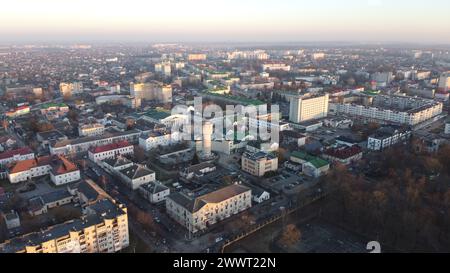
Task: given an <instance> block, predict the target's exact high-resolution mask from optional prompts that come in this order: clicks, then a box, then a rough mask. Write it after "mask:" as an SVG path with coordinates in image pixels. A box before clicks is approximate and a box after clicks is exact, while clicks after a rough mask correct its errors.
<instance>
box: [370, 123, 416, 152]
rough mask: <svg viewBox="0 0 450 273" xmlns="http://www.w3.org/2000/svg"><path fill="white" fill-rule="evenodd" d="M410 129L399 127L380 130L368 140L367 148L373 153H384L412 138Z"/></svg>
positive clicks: (386, 127)
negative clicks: (389, 148)
mask: <svg viewBox="0 0 450 273" xmlns="http://www.w3.org/2000/svg"><path fill="white" fill-rule="evenodd" d="M411 134H412V131H411V129H409V128H405V127H399V126H384V127H381V128H380V129H378V130H377V131H376V132H375V133H374V134H373V135H371V136H369V138H368V140H367V148H368V149H369V150H373V151H382V150H384V149H386V148H388V147H390V146H392V145H395V144H397V143H401V142H405V141H407V140H408V139H409V138H410V137H411Z"/></svg>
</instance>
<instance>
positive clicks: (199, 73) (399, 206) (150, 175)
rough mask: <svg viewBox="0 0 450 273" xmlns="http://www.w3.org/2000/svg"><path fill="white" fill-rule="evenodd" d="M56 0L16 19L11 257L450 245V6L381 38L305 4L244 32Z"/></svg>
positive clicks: (362, 6) (6, 20) (4, 71)
mask: <svg viewBox="0 0 450 273" xmlns="http://www.w3.org/2000/svg"><path fill="white" fill-rule="evenodd" d="M13 2H16V1H13ZM32 2H33V3H32ZM34 2H36V3H34ZM37 2H41V1H27V0H20V1H17V3H11V4H6V7H5V9H4V11H0V17H1V18H0V24H3V25H8V26H11V27H10V28H9V29H6V30H2V29H1V30H0V36H1V37H0V97H1V101H0V114H1V115H0V120H1V128H0V257H1V255H2V253H168V254H170V253H205V254H206V253H220V254H224V255H226V254H229V253H241V254H242V255H245V254H250V253H267V254H270V253H369V252H377V253H379V252H401V253H404V252H427V253H447V252H450V168H449V165H450V117H449V116H448V111H449V96H450V40H448V39H449V37H448V35H447V36H446V35H445V30H448V29H450V17H448V15H446V19H442V18H440V17H439V16H436V19H435V20H434V19H433V18H428V19H427V20H430V22H429V23H428V24H429V25H427V26H428V29H427V28H426V26H424V25H423V26H420V27H419V26H416V25H415V23H414V22H411V25H409V26H408V27H409V28H415V27H416V32H414V31H412V30H411V29H404V30H400V29H401V28H402V27H404V25H406V22H409V20H411V17H413V16H415V14H416V12H417V11H418V10H419V9H420V8H421V7H422V5H423V3H422V2H421V1H410V3H411V4H410V5H411V6H410V7H409V9H410V12H409V14H403V15H401V16H399V17H398V19H399V20H401V19H403V20H405V22H402V23H399V24H398V25H395V26H393V27H392V28H388V27H386V29H383V28H381V27H378V28H374V29H373V31H372V32H370V31H367V29H366V30H365V31H364V29H365V28H366V27H370V26H371V25H370V24H371V23H372V22H371V23H368V22H363V23H362V24H361V25H359V26H358V25H354V24H353V23H352V22H353V21H354V20H357V19H358V18H356V17H357V16H356V15H355V16H354V17H351V16H350V17H351V18H348V19H347V21H345V22H342V21H338V22H337V23H336V24H334V23H331V22H328V23H329V29H328V30H323V29H322V28H326V26H321V25H319V24H314V23H313V22H310V23H304V22H305V20H306V21H307V20H309V19H310V20H315V19H311V18H316V17H318V16H319V15H317V14H315V12H317V9H318V6H317V5H318V3H315V4H312V3H304V1H298V2H299V3H294V2H293V1H285V0H282V1H278V2H280V3H279V4H281V5H282V6H283V7H284V8H287V9H288V6H289V5H291V6H292V10H287V11H286V16H285V17H284V18H283V16H282V12H281V8H280V7H278V6H277V7H273V13H274V14H273V19H274V20H275V21H277V20H278V21H277V22H274V24H273V25H272V26H269V25H270V24H268V22H263V21H264V19H263V17H264V15H267V14H269V13H270V10H271V7H272V5H273V3H272V1H266V2H267V3H266V5H267V6H264V7H261V12H260V13H258V12H257V11H255V14H251V15H249V18H245V12H244V11H248V10H249V9H250V8H251V6H252V5H256V2H255V1H248V3H245V4H242V5H243V6H242V9H243V10H240V11H236V18H235V19H236V20H234V21H230V22H229V23H230V25H229V26H227V25H226V24H227V22H228V21H224V20H222V19H221V18H222V17H224V16H226V15H230V20H231V19H232V15H231V14H233V12H234V11H233V9H231V8H230V7H229V6H225V5H226V4H225V2H223V1H218V3H220V4H217V5H214V6H215V8H217V9H218V10H217V17H214V16H211V15H210V14H205V15H201V14H203V12H199V11H195V12H193V15H192V16H191V17H189V16H188V15H185V13H184V12H183V7H186V11H185V12H188V11H189V10H191V8H190V7H188V6H189V5H188V4H187V3H184V2H185V1H183V3H181V2H179V1H172V2H173V3H171V4H170V5H180V9H176V10H174V14H171V15H170V16H169V18H160V17H161V16H160V15H161V12H159V13H158V10H159V9H160V10H163V9H164V10H167V9H169V8H170V5H169V6H167V5H168V4H166V3H153V1H148V3H147V2H145V3H143V2H140V4H142V6H141V9H139V7H138V6H136V5H138V4H139V1H136V0H132V1H130V2H132V3H133V4H135V5H133V8H130V7H123V10H121V9H122V6H121V5H119V1H111V2H114V3H111V9H108V7H103V9H104V11H105V12H109V13H110V14H109V16H105V15H104V14H103V13H101V12H100V11H99V10H100V8H101V6H102V5H103V3H100V1H91V2H93V3H92V11H88V12H87V13H86V14H85V15H84V16H85V18H83V16H82V15H80V14H78V12H79V11H80V10H79V9H78V8H77V7H75V8H74V10H72V11H70V12H69V13H68V14H65V15H64V16H67V17H71V16H70V15H71V14H73V15H74V16H73V17H72V19H73V20H74V21H77V20H83V22H80V24H78V25H77V24H76V23H73V22H74V21H71V22H67V20H66V19H64V18H63V17H64V16H63V15H61V14H60V13H58V12H57V11H61V10H63V9H65V8H67V7H68V6H70V4H73V2H74V1H50V0H44V1H42V6H40V5H38V4H37ZM56 2H62V3H56ZM80 2H83V3H84V2H85V1H80ZM116 2H117V3H116ZM169 2H170V1H169ZM186 2H191V1H186ZM200 2H201V3H197V4H205V3H203V2H204V1H200ZM230 2H231V3H230V4H229V5H233V4H236V3H235V1H230ZM244 2H247V1H244ZM263 2H264V1H263ZM269 2H271V3H269ZM296 2H297V1H296ZM316 2H321V3H322V4H329V5H330V6H329V9H330V10H328V12H330V13H331V12H332V11H333V10H334V9H335V10H336V12H340V11H341V10H342V13H343V14H347V13H351V12H352V11H353V12H356V11H360V12H363V11H367V16H368V18H369V19H370V18H371V17H372V16H374V15H373V14H372V12H374V13H376V12H379V11H380V10H383V8H386V6H387V4H386V3H385V1H357V2H362V3H359V4H356V3H355V1H323V0H320V1H316ZM331 2H341V3H340V5H341V6H337V4H336V3H331ZM386 2H387V1H386ZM393 2H401V3H403V2H404V1H402V0H401V1H393ZM419 2H420V3H419ZM428 2H436V4H442V6H443V7H445V8H443V9H441V10H437V11H436V13H439V14H440V13H442V12H444V11H449V9H448V8H449V7H448V6H449V4H448V2H445V1H439V0H436V1H428ZM150 3H152V4H150ZM300 3H304V5H305V6H304V7H303V9H300V6H301V5H300ZM84 4H86V3H84ZM191 4H193V3H191ZM403 4H404V3H403ZM23 5H30V6H29V7H28V8H24V7H23ZM66 5H67V6H66ZM152 5H154V6H152ZM352 5H353V6H352ZM398 5H399V3H395V4H392V6H390V9H391V12H393V11H395V10H396V9H398V8H399V7H398ZM222 6H223V9H221V7H222ZM52 7H54V9H52ZM150 7H153V9H152V10H151V11H150V12H149V17H151V18H147V19H146V17H145V16H144V14H145V13H143V11H142V10H143V9H146V8H150ZM2 8H3V7H2ZM172 8H174V9H175V7H172ZM446 8H447V9H446ZM324 9H325V8H324ZM346 9H349V10H346ZM407 9H408V8H407ZM131 10H135V12H136V13H135V15H136V17H138V16H144V18H142V19H141V20H139V19H135V20H134V19H133V20H132V19H130V18H132V16H129V14H128V15H123V14H127V13H128V12H129V11H131ZM308 10H309V11H311V12H310V13H309V14H308ZM369 10H370V12H369ZM19 11H23V12H24V14H23V15H20V14H19ZM33 11H36V12H37V13H33ZM38 11H42V14H43V15H48V18H47V19H46V20H43V21H42V22H39V23H36V24H34V22H37V21H34V20H35V19H34V17H33V16H36V15H37V14H39V12H38ZM301 11H303V12H304V13H305V17H306V19H305V18H301V19H300V18H299V19H298V20H299V21H298V22H296V21H295V18H296V17H295V14H296V12H298V13H297V14H299V13H300V12H301ZM423 11H425V10H423ZM204 12H206V11H204ZM208 12H212V10H210V9H208ZM32 13H33V14H34V15H29V14H32ZM50 13H56V15H54V16H52V15H51V14H50ZM77 14H78V15H77ZM152 14H159V15H155V16H153V17H152ZM447 14H448V12H447ZM28 15H29V17H27V19H26V20H23V18H24V17H26V16H28ZM96 15H98V16H99V17H100V19H98V18H97V19H98V20H99V21H98V22H97V21H95V19H94V17H96ZM77 16H79V17H77ZM115 16H116V17H115ZM197 16H198V17H199V18H198V19H196V20H194V17H197ZM324 16H325V15H323V14H322V15H320V16H319V17H318V18H320V19H322V20H323V18H324ZM444 16H445V15H444ZM172 17H177V18H178V19H177V20H178V21H177V20H174V21H171V20H170V19H171V18H172ZM36 18H37V17H36ZM102 18H103V19H104V20H103V19H102ZM133 18H135V17H133ZM258 18H259V19H258ZM36 20H37V19H36ZM58 20H61V24H58V25H54V23H55V22H56V21H58ZM183 20H185V24H183V23H182V22H183ZM246 20H248V21H246ZM258 20H262V21H258ZM317 20H319V19H317ZM333 20H335V17H333V16H331V18H330V21H333ZM391 20H394V19H393V18H392V17H391V13H389V12H386V24H389V22H391ZM417 20H418V21H419V23H423V22H420V20H421V19H417ZM423 20H425V17H423ZM268 21H270V20H268ZM96 22H97V23H96ZM99 22H100V23H99ZM109 22H111V25H110V27H109V28H108V29H106V30H105V32H103V33H101V34H100V33H99V32H98V31H99V29H101V28H102V27H104V26H105V25H107V24H109ZM114 22H115V23H114ZM126 22H127V23H126ZM171 22H172V23H171ZM207 22H210V23H211V24H209V25H208V24H207ZM246 22H247V23H248V24H246ZM344 23H345V24H348V25H349V26H350V25H351V27H349V28H348V29H347V30H345V29H344V28H343V27H342V26H344V25H345V24H344ZM165 24H166V27H164V25H165ZM203 24H206V25H205V26H203V28H200V27H199V25H203ZM239 24H241V25H242V28H239V27H238V25H239ZM377 24H383V23H382V22H379V21H377ZM394 24H395V23H394ZM424 24H425V23H424ZM89 25H92V28H88V27H86V26H89ZM137 25H139V27H135V26H137ZM301 25H304V27H303V28H302V29H297V27H298V26H301ZM313 25H314V26H313ZM435 25H440V33H438V32H436V31H435V30H436V29H434V27H435ZM265 26H267V28H265ZM310 26H311V27H313V28H314V27H317V28H320V29H322V30H320V31H319V30H317V31H314V30H313V29H309V30H305V29H308V28H309V27H310ZM146 27H148V28H146ZM214 28H216V29H215V30H214ZM233 28H236V29H235V32H233ZM187 29H190V30H187ZM193 29H196V30H193ZM290 29H292V30H293V31H292V32H291V34H289V31H290ZM295 29H297V30H295ZM425 29H427V30H426V31H425ZM128 30H129V31H128ZM253 30H254V31H253ZM345 31H347V32H345ZM344 32H345V33H344ZM383 32H384V33H383ZM425 32H426V33H425ZM277 33H278V34H277ZM314 33H315V34H314ZM362 33H363V34H362ZM97 34H98V36H97ZM221 35H222V36H221ZM233 35H235V36H233ZM290 35H291V36H290ZM266 38H267V39H266ZM445 39H447V40H445ZM270 262H271V261H270V260H268V265H270ZM205 266H206V264H205V265H204V267H205ZM175 267H176V266H175Z"/></svg>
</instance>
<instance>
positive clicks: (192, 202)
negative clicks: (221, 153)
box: [166, 184, 252, 233]
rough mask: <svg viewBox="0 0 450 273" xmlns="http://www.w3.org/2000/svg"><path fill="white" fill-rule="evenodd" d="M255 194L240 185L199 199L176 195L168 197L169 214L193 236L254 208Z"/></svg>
mask: <svg viewBox="0 0 450 273" xmlns="http://www.w3.org/2000/svg"><path fill="white" fill-rule="evenodd" d="M251 192H252V191H251V189H250V188H248V187H245V186H243V185H237V184H235V185H231V186H227V187H225V188H222V189H219V190H217V191H213V192H211V193H208V194H205V195H201V196H198V197H195V198H191V197H188V196H186V195H184V194H182V193H179V192H176V193H173V194H171V195H169V196H168V197H167V200H166V211H167V213H168V214H169V216H170V217H172V218H173V219H174V220H175V221H177V222H178V223H179V224H181V225H182V226H184V227H185V228H187V229H188V230H189V232H190V233H196V232H198V231H201V230H205V229H206V228H208V227H209V226H211V225H213V224H215V223H218V222H220V221H222V220H224V219H226V218H229V217H231V216H233V215H235V214H237V213H239V212H241V211H244V210H246V209H248V208H250V207H251V206H252V193H251Z"/></svg>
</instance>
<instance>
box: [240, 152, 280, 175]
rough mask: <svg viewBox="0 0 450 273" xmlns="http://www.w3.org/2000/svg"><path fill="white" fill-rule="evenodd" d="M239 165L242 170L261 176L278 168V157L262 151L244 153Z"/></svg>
mask: <svg viewBox="0 0 450 273" xmlns="http://www.w3.org/2000/svg"><path fill="white" fill-rule="evenodd" d="M241 167H242V170H243V171H245V172H248V173H250V174H252V175H254V176H258V177H261V176H264V175H265V174H266V173H268V172H273V171H276V170H278V157H276V156H273V155H271V154H268V153H264V152H257V153H244V154H243V155H242V162H241Z"/></svg>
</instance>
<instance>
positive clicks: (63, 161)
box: [8, 156, 81, 186]
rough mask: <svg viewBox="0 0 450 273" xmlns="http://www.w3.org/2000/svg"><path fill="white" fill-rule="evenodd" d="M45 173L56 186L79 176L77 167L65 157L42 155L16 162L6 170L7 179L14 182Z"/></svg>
mask: <svg viewBox="0 0 450 273" xmlns="http://www.w3.org/2000/svg"><path fill="white" fill-rule="evenodd" d="M47 174H50V179H51V181H52V182H53V183H54V184H55V185H57V186H59V185H63V184H67V183H71V182H74V181H78V180H80V178H81V176H80V170H79V169H78V167H77V166H76V165H75V164H74V163H72V162H70V161H69V160H68V159H67V158H65V157H63V156H44V157H38V158H33V159H26V160H22V161H18V162H16V163H15V164H13V165H12V166H11V167H10V168H9V170H8V179H9V181H10V182H11V183H13V184H14V183H19V182H22V181H27V180H29V179H31V178H33V177H39V176H43V175H47Z"/></svg>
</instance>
